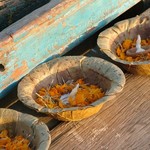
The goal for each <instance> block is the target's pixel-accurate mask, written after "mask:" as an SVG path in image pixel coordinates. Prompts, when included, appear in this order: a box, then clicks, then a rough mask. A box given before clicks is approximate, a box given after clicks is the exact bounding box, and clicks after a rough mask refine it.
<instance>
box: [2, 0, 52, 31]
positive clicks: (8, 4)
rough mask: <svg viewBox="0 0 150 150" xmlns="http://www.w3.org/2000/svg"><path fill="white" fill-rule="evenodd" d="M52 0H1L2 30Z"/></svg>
mask: <svg viewBox="0 0 150 150" xmlns="http://www.w3.org/2000/svg"><path fill="white" fill-rule="evenodd" d="M49 1H50V0H0V31H2V30H3V29H4V28H6V27H7V26H9V25H10V24H12V23H14V22H15V21H17V20H19V19H21V18H22V17H24V16H25V15H27V14H29V13H30V12H32V11H33V10H35V9H37V8H39V7H41V6H42V5H44V4H46V3H48V2H49Z"/></svg>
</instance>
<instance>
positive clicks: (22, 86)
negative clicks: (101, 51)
mask: <svg viewBox="0 0 150 150" xmlns="http://www.w3.org/2000/svg"><path fill="white" fill-rule="evenodd" d="M79 78H84V79H85V82H86V83H90V84H96V85H99V86H100V87H101V88H102V89H103V90H104V91H105V92H106V94H105V96H104V97H103V98H101V99H99V100H97V101H96V102H94V103H92V104H90V105H89V106H85V107H71V108H64V109H62V108H57V109H49V108H46V107H43V106H41V105H39V104H37V103H36V102H35V98H36V94H35V93H36V92H37V91H38V90H39V89H40V88H41V87H45V88H46V87H48V85H49V84H50V83H51V81H52V80H53V85H55V84H56V83H62V82H63V81H62V79H63V80H65V81H68V80H71V79H73V80H77V79H79ZM124 84H125V76H124V74H123V72H122V71H121V70H120V69H119V68H118V67H117V66H115V65H113V64H111V63H109V62H107V61H105V60H103V59H100V58H94V57H90V58H88V57H83V56H66V57H61V58H57V59H54V60H51V61H49V62H47V63H44V64H42V65H40V66H38V67H37V68H35V69H34V70H33V71H32V72H31V73H29V74H28V75H27V76H26V77H25V78H24V79H22V81H21V82H20V83H19V85H18V97H19V99H20V100H21V101H22V102H23V103H24V104H25V105H27V106H28V107H31V108H33V109H35V110H37V111H38V112H42V113H47V114H51V115H52V116H54V117H56V118H57V119H59V120H63V121H78V120H82V119H84V118H86V117H89V116H91V115H93V114H95V113H97V112H98V111H99V110H100V109H101V107H102V106H103V104H104V102H106V101H107V100H110V99H112V98H114V97H115V96H116V94H117V93H119V92H121V91H122V89H123V87H124Z"/></svg>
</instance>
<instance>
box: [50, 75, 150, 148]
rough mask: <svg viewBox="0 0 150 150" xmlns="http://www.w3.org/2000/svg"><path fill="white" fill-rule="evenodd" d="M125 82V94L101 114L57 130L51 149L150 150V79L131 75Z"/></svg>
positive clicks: (110, 102)
mask: <svg viewBox="0 0 150 150" xmlns="http://www.w3.org/2000/svg"><path fill="white" fill-rule="evenodd" d="M126 78H127V83H126V85H125V88H124V90H123V92H122V93H120V94H118V96H117V98H115V99H114V100H112V101H109V102H107V103H106V104H105V106H104V107H103V108H102V110H101V111H100V112H99V113H98V114H96V115H94V116H93V117H90V118H88V119H85V120H83V121H80V122H76V123H73V122H69V123H62V124H60V125H58V126H57V127H56V128H54V129H53V130H52V131H51V135H52V144H51V147H50V149H51V150H58V149H59V150H64V149H66V150H67V149H68V150H72V149H73V150H84V149H85V150H86V149H88V150H93V149H94V150H99V149H101V150H107V149H109V150H122V149H123V150H124V149H126V150H128V149H129V150H133V149H136V150H148V149H150V141H149V139H150V134H149V133H150V126H149V123H150V109H149V108H150V89H149V87H150V82H149V81H150V79H149V77H146V76H134V75H128V74H126Z"/></svg>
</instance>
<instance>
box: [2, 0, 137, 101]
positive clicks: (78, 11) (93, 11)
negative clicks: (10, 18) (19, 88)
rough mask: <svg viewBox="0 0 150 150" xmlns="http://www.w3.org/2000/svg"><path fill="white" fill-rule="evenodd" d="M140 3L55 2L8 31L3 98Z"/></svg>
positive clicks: (101, 0) (4, 39) (125, 0)
mask: <svg viewBox="0 0 150 150" xmlns="http://www.w3.org/2000/svg"><path fill="white" fill-rule="evenodd" d="M139 1H140V0H122V1H121V2H120V0H107V1H106V0H95V1H94V2H93V0H51V1H50V2H49V3H48V4H46V5H44V6H43V7H41V8H39V9H37V10H35V11H33V12H32V13H30V14H29V15H27V16H25V17H24V18H22V19H20V20H18V21H17V22H15V23H14V24H12V25H11V26H9V27H8V28H6V29H4V30H3V31H2V32H0V58H1V59H0V83H1V84H0V98H2V97H3V96H4V95H6V94H7V93H8V92H9V91H10V90H11V89H12V87H14V86H15V85H16V84H17V83H18V81H19V80H20V79H21V78H22V77H23V76H24V75H26V74H27V73H29V72H30V71H31V70H32V69H33V68H34V67H36V66H37V65H38V64H40V63H42V62H43V61H45V60H49V59H52V58H54V57H58V56H61V55H62V54H64V53H65V52H67V51H69V50H70V49H72V48H73V47H74V46H76V45H77V44H79V43H81V42H82V41H83V40H85V39H86V38H87V37H89V36H90V35H92V34H93V33H95V32H96V31H97V30H99V29H100V28H102V27H103V26H105V25H106V24H108V23H109V22H110V21H112V20H113V19H115V18H116V17H118V16H119V15H120V14H122V13H123V12H124V11H126V10H128V9H129V8H130V7H132V6H134V5H135V4H137V3H138V2H139ZM83 18H84V19H83Z"/></svg>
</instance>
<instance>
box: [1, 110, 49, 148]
mask: <svg viewBox="0 0 150 150" xmlns="http://www.w3.org/2000/svg"><path fill="white" fill-rule="evenodd" d="M4 129H6V130H8V132H9V134H10V136H16V135H22V136H24V137H25V138H27V139H29V141H30V147H31V149H36V150H48V149H49V146H50V143H51V136H50V134H49V130H48V128H47V126H46V125H45V124H44V123H42V122H39V120H38V119H37V118H36V117H33V116H31V115H28V114H24V113H20V112H18V111H15V110H12V109H4V108H0V131H1V130H4Z"/></svg>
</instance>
